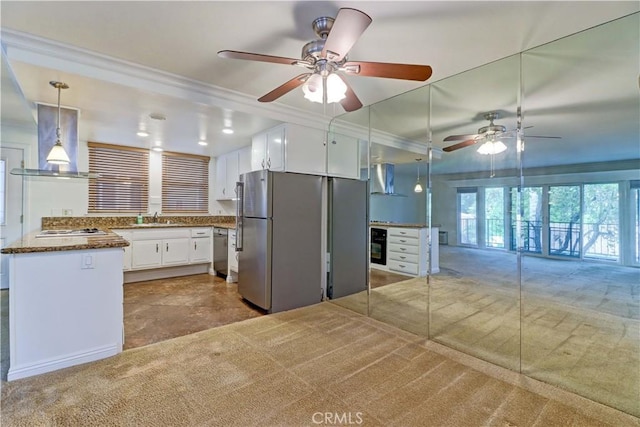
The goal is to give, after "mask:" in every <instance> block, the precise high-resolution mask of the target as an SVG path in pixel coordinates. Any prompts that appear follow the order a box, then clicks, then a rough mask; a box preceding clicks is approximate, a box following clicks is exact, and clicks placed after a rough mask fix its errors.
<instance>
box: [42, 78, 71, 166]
mask: <svg viewBox="0 0 640 427" xmlns="http://www.w3.org/2000/svg"><path fill="white" fill-rule="evenodd" d="M49 84H50V85H51V86H53V87H55V88H56V89H58V125H57V127H56V143H55V144H54V145H53V148H51V151H49V155H47V162H49V163H51V164H54V165H68V164H69V163H70V162H71V160H69V156H68V155H67V152H66V151H64V147H63V146H62V141H60V91H61V90H62V89H69V85H68V84H66V83H62V82H56V81H50V82H49Z"/></svg>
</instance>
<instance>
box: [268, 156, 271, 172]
mask: <svg viewBox="0 0 640 427" xmlns="http://www.w3.org/2000/svg"><path fill="white" fill-rule="evenodd" d="M267 169H271V157H269V160H267Z"/></svg>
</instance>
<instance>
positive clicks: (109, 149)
mask: <svg viewBox="0 0 640 427" xmlns="http://www.w3.org/2000/svg"><path fill="white" fill-rule="evenodd" d="M87 145H88V147H89V172H90V173H97V174H99V175H100V176H99V177H98V178H92V179H90V180H89V209H88V210H89V212H128V213H140V212H146V211H147V209H148V204H149V203H148V201H149V151H147V150H144V149H140V148H130V147H122V146H119V145H110V144H100V143H96V142H89V143H88V144H87Z"/></svg>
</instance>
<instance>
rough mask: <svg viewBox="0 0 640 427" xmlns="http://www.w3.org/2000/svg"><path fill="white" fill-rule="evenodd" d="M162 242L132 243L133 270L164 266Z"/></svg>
mask: <svg viewBox="0 0 640 427" xmlns="http://www.w3.org/2000/svg"><path fill="white" fill-rule="evenodd" d="M161 245H162V241H160V240H138V241H135V240H134V241H133V242H131V252H132V253H131V268H132V269H136V268H154V267H160V266H161V265H162V249H161Z"/></svg>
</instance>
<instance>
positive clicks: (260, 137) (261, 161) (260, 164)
mask: <svg viewBox="0 0 640 427" xmlns="http://www.w3.org/2000/svg"><path fill="white" fill-rule="evenodd" d="M266 158H267V134H266V132H262V133H259V134H257V135H254V136H253V138H251V170H252V171H258V170H261V169H266V167H267V165H266Z"/></svg>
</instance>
